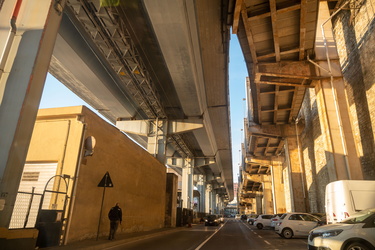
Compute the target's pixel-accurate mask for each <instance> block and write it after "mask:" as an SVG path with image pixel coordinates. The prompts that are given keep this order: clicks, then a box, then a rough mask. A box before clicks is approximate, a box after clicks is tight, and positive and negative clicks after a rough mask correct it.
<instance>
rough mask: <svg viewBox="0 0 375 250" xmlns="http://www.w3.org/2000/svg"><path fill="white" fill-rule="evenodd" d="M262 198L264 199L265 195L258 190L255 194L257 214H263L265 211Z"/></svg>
mask: <svg viewBox="0 0 375 250" xmlns="http://www.w3.org/2000/svg"><path fill="white" fill-rule="evenodd" d="M262 199H263V195H262V194H261V193H259V192H257V194H256V196H255V203H256V210H255V213H256V214H262V213H263V206H262Z"/></svg>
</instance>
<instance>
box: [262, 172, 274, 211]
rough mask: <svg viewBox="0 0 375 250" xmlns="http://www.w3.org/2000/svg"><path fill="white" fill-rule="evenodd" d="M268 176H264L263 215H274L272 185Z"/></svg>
mask: <svg viewBox="0 0 375 250" xmlns="http://www.w3.org/2000/svg"><path fill="white" fill-rule="evenodd" d="M268 179H269V178H268V176H264V181H263V183H262V185H263V213H264V214H273V213H274V212H273V200H272V183H271V181H270V180H268Z"/></svg>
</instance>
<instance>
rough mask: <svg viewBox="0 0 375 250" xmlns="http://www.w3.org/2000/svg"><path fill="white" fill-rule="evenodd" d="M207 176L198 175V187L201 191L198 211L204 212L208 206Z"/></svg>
mask: <svg viewBox="0 0 375 250" xmlns="http://www.w3.org/2000/svg"><path fill="white" fill-rule="evenodd" d="M204 177H205V176H204V175H202V174H200V175H199V176H198V183H197V188H198V191H199V193H200V198H199V207H198V212H201V213H204V212H205V208H206V202H205V200H206V185H205V181H204V179H205V178H204Z"/></svg>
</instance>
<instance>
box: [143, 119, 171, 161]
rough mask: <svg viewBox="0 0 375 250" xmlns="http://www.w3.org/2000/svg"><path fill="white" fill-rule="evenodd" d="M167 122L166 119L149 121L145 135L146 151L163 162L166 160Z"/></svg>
mask: <svg viewBox="0 0 375 250" xmlns="http://www.w3.org/2000/svg"><path fill="white" fill-rule="evenodd" d="M167 123H168V122H167V121H162V120H155V121H153V122H150V124H149V133H148V136H147V139H148V140H147V151H148V152H149V153H150V154H152V155H153V156H154V157H155V158H156V159H158V160H159V161H160V162H161V163H163V164H165V160H166V159H165V150H166V145H167Z"/></svg>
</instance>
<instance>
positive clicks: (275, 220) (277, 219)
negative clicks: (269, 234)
mask: <svg viewBox="0 0 375 250" xmlns="http://www.w3.org/2000/svg"><path fill="white" fill-rule="evenodd" d="M282 215H283V214H275V215H274V216H273V217H272V218H271V227H272V228H275V227H276V224H277V223H278V222H280V221H281V219H280V218H281V216H282Z"/></svg>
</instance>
